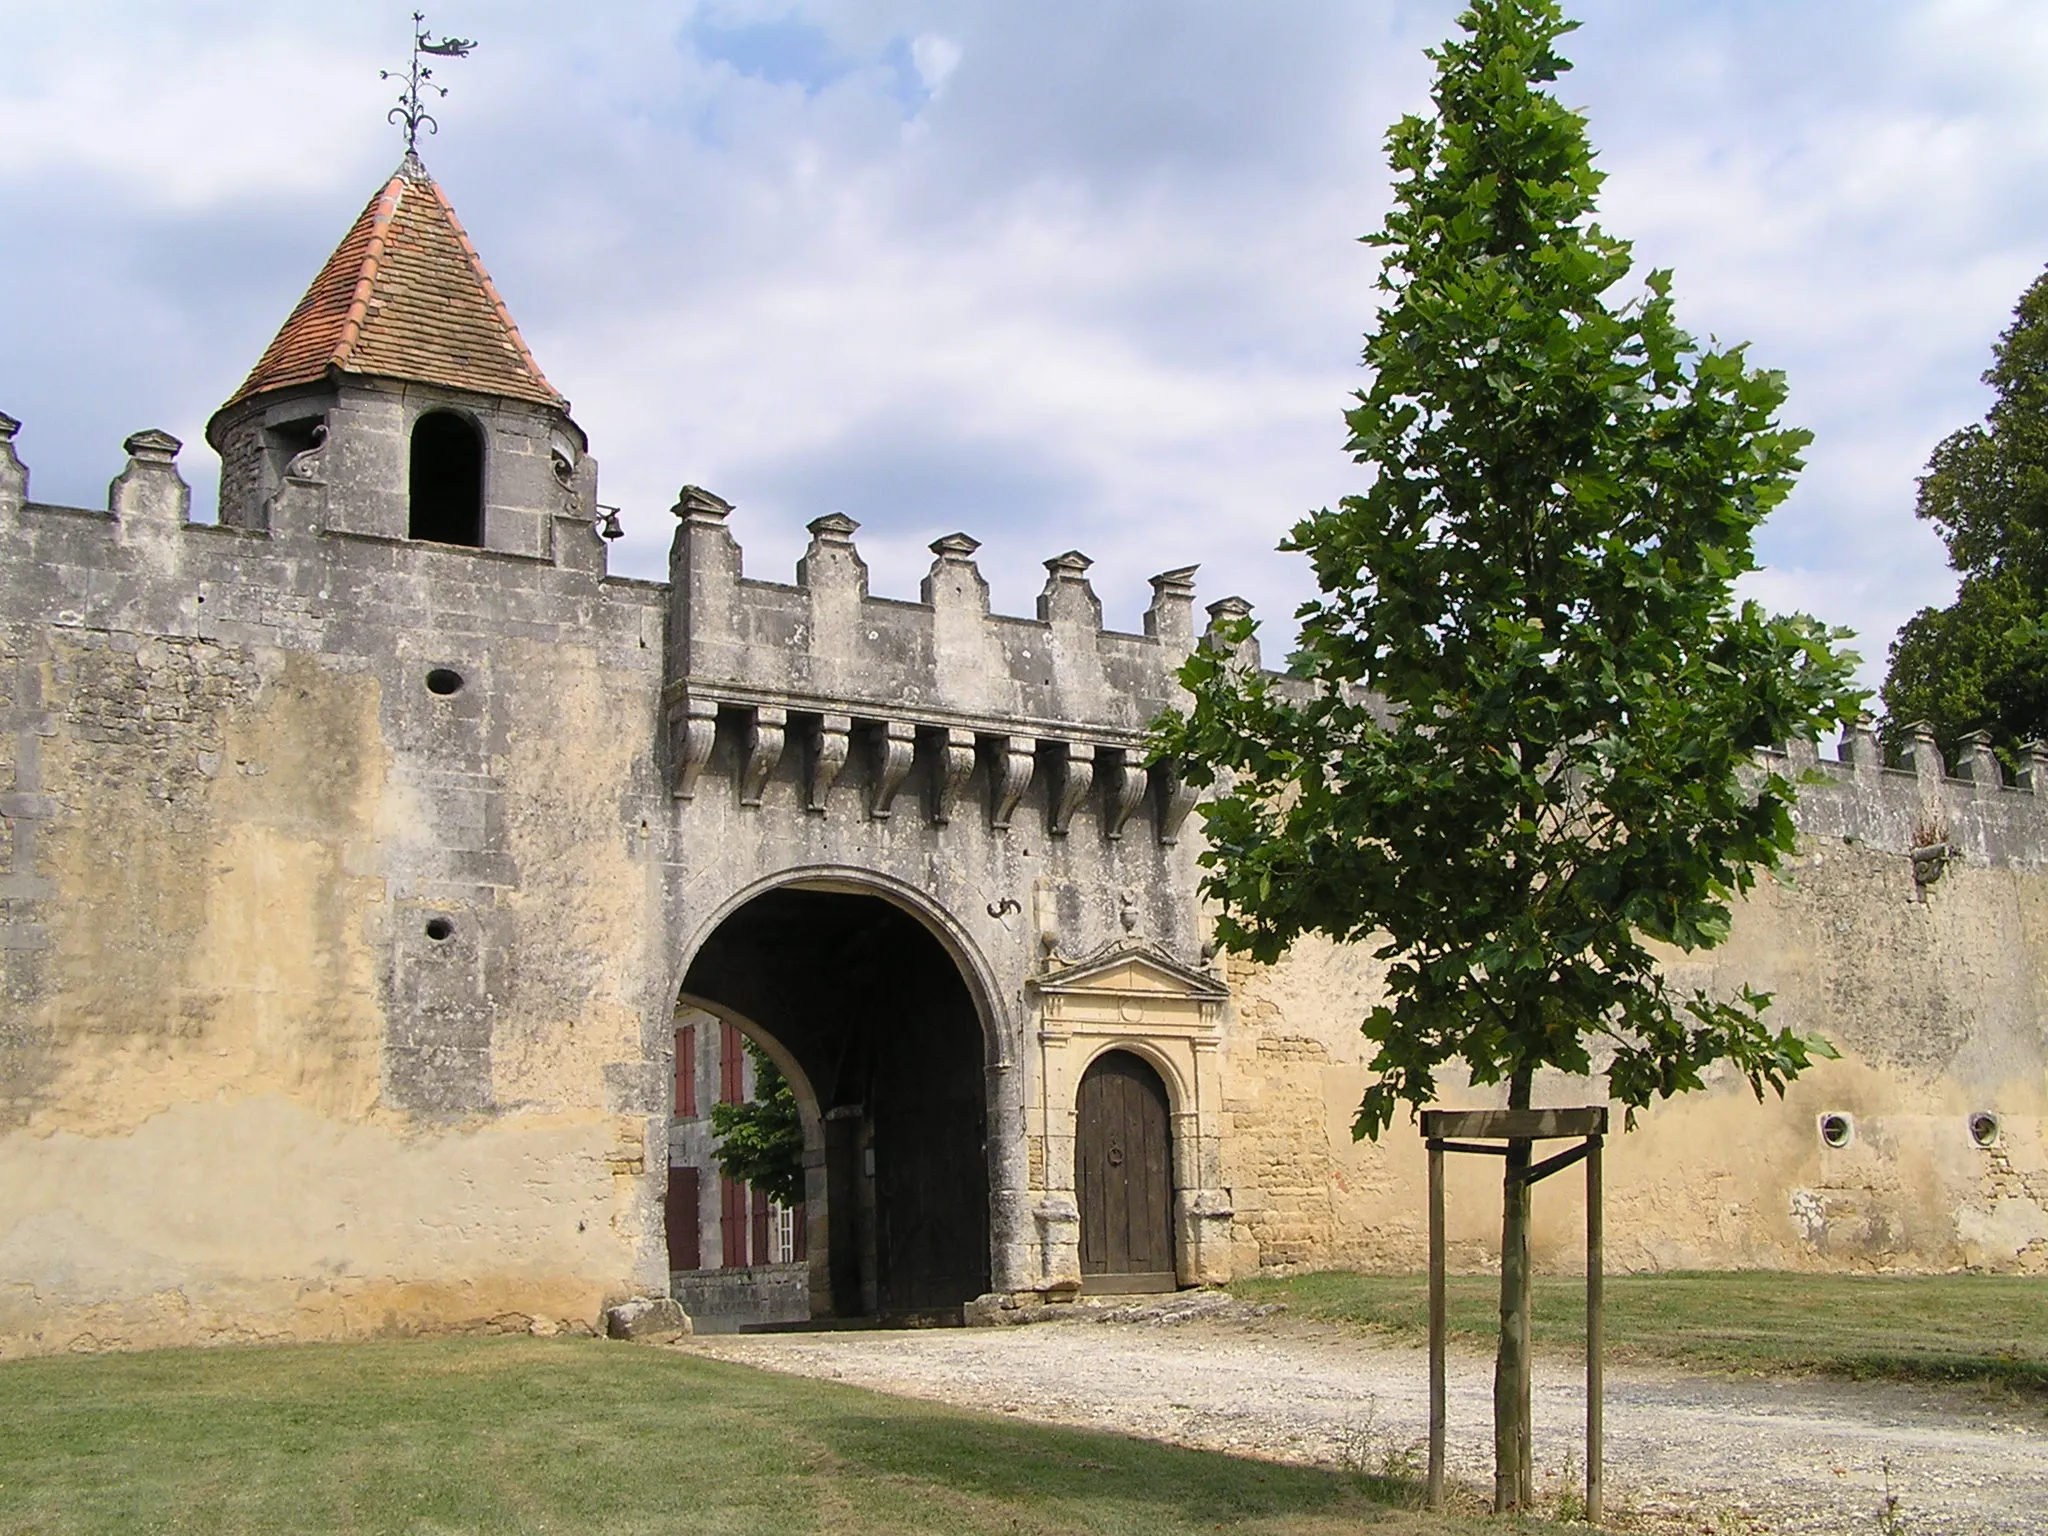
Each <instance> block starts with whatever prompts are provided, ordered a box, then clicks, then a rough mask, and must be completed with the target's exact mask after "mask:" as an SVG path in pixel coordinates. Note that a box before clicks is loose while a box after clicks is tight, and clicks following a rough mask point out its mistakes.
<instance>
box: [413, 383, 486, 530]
mask: <svg viewBox="0 0 2048 1536" xmlns="http://www.w3.org/2000/svg"><path fill="white" fill-rule="evenodd" d="M411 463H412V467H411V471H410V477H409V480H408V485H407V495H408V511H407V518H406V530H405V532H406V537H408V538H413V539H425V540H427V541H429V542H430V543H434V544H466V545H468V546H470V547H471V548H472V549H475V548H480V547H482V545H483V542H484V437H483V433H481V432H479V431H478V430H477V428H476V425H475V423H473V422H471V421H469V420H468V419H467V418H466V417H462V416H458V415H457V414H456V413H455V412H453V411H428V412H427V413H426V414H425V415H423V416H422V417H420V419H419V420H418V421H416V422H414V423H413V429H412V456H411Z"/></svg>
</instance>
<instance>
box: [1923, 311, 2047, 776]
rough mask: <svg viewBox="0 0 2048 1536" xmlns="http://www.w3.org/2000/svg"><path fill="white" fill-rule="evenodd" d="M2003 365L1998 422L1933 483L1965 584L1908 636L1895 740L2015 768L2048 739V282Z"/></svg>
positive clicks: (1991, 420)
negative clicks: (1914, 732) (1985, 744)
mask: <svg viewBox="0 0 2048 1536" xmlns="http://www.w3.org/2000/svg"><path fill="white" fill-rule="evenodd" d="M1992 352H1993V361H1992V365H1991V368H1990V370H1989V371H1988V372H1986V373H1985V375H1984V382H1985V383H1986V384H1988V385H1990V386H1991V389H1992V392H1993V394H1994V396H1995V399H1994V401H1993V404H1992V407H1991V410H1990V412H1989V413H1988V414H1987V415H1986V417H1985V419H1984V421H1983V422H1982V423H1980V424H1978V425H1976V426H1970V427H1965V428H1963V429H1962V430H1961V431H1960V432H1956V433H1953V434H1951V435H1950V436H1949V437H1947V438H1945V439H1944V440H1943V441H1942V442H1941V444H1940V445H1939V446H1937V447H1936V448H1935V450H1934V453H1933V455H1932V457H1930V458H1929V459H1928V461H1927V473H1926V474H1925V475H1923V476H1922V477H1921V480H1920V501H1919V506H1918V508H1917V511H1918V514H1919V516H1920V517H1922V518H1924V519H1926V520H1927V521H1928V522H1930V523H1933V524H1934V525H1935V528H1936V529H1937V531H1938V532H1939V533H1940V534H1941V538H1942V542H1943V543H1944V544H1946V545H1947V546H1948V555H1949V563H1950V564H1951V565H1953V566H1954V567H1955V569H1956V570H1957V571H1958V572H1959V573H1960V574H1961V576H1962V581H1961V583H1960V585H1959V586H1958V588H1957V591H1956V598H1955V601H1954V602H1953V603H1951V604H1950V605H1949V606H1948V607H1946V608H1923V609H1921V610H1920V612H1919V613H1917V614H1915V615H1914V616H1913V617H1912V618H1911V619H1909V620H1907V622H1906V624H1905V626H1904V627H1903V628H1902V629H1901V630H1900V631H1899V638H1898V639H1897V640H1896V641H1895V642H1893V645H1892V651H1891V667H1890V671H1889V674H1888V675H1887V676H1886V678H1885V683H1884V690H1883V691H1884V701H1885V715H1886V722H1885V726H1886V734H1887V736H1888V737H1890V738H1892V739H1894V740H1897V739H1899V738H1900V737H1902V736H1903V734H1904V733H1905V731H1906V730H1907V729H1908V728H1909V727H1911V726H1912V725H1913V724H1915V723H1916V722H1919V721H1922V720H1924V721H1927V722H1929V723H1930V724H1932V725H1933V726H1934V731H1935V735H1936V737H1937V738H1939V739H1940V741H1941V743H1942V745H1943V746H1944V747H1945V748H1947V749H1948V750H1949V751H1951V752H1953V751H1954V750H1955V748H1956V746H1957V744H1958V743H1959V742H1960V741H1961V739H1962V738H1963V737H1964V736H1966V735H1968V734H1970V733H1971V732H1974V731H1980V730H1981V731H1988V732H1989V733H1990V734H1991V737H1992V741H1993V743H1994V744H1995V745H1996V746H1997V747H1998V748H1999V750H2000V751H2001V752H2002V753H2003V754H2004V755H2005V756H2006V757H2007V759H2008V761H2010V760H2011V758H2012V755H2013V749H2014V748H2016V747H2017V746H2019V745H2020V743H2022V742H2024V741H2027V740H2030V739H2037V738H2042V737H2048V273H2044V274H2043V275H2042V276H2041V277H2039V278H2037V279H2035V281H2034V283H2033V285H2032V286H2031V287H2029V288H2028V289H2027V291H2026V293H2024V294H2023V295H2021V297H2020V301H2019V305H2018V307H2017V308H2016V309H2015V310H2014V312H2013V322H2012V324H2011V325H2010V326H2008V327H2007V328H2006V330H2005V331H2004V332H2003V333H2002V334H2001V335H2000V336H1999V338H1998V341H1997V343H1996V345H1995V346H1994V347H1993V349H1992Z"/></svg>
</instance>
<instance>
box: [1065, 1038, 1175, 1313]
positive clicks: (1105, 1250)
mask: <svg viewBox="0 0 2048 1536" xmlns="http://www.w3.org/2000/svg"><path fill="white" fill-rule="evenodd" d="M1076 1109H1077V1111H1078V1114H1077V1117H1076V1119H1077V1123H1076V1125H1075V1136H1074V1180H1075V1185H1076V1190H1077V1193H1078V1195H1079V1198H1080V1207H1081V1285H1082V1288H1083V1289H1084V1290H1087V1291H1092V1292H1132V1291H1170V1290H1172V1289H1173V1288H1174V1286H1175V1283H1176V1279H1175V1271H1174V1261H1173V1115H1172V1111H1171V1109H1170V1108H1169V1106H1168V1104H1167V1099H1166V1084H1165V1083H1163V1082H1161V1081H1160V1078H1159V1074H1158V1072H1156V1071H1155V1070H1153V1068H1152V1066H1151V1064H1150V1063H1149V1062H1147V1061H1145V1060H1144V1059H1143V1058H1141V1057H1138V1056H1135V1055H1133V1054H1132V1053H1131V1052H1129V1051H1105V1052H1104V1053H1103V1054H1102V1055H1100V1056H1098V1057H1097V1058H1096V1059H1095V1061H1094V1062H1093V1063H1092V1064H1091V1065H1090V1066H1089V1068H1088V1070H1087V1072H1086V1073H1085V1074H1084V1075H1083V1076H1082V1078H1081V1091H1080V1094H1079V1101H1078V1103H1077V1105H1076Z"/></svg>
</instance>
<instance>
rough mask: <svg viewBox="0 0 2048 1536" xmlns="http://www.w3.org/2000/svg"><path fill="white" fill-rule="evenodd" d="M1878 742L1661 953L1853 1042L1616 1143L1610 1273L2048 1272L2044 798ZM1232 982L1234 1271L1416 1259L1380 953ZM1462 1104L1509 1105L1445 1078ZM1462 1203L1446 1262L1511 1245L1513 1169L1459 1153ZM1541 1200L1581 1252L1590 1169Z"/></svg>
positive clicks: (1580, 1097)
mask: <svg viewBox="0 0 2048 1536" xmlns="http://www.w3.org/2000/svg"><path fill="white" fill-rule="evenodd" d="M1862 748H1863V758H1862V761H1861V762H1860V763H1847V764H1838V763H1833V762H1828V763H1821V764H1817V765H1815V764H1812V763H1811V762H1810V760H1809V762H1807V763H1804V764H1801V765H1799V766H1801V767H1803V768H1806V769H1807V770H1809V771H1813V772H1816V773H1818V774H1819V775H1821V782H1819V783H1817V784H1813V785H1810V786H1809V787H1808V788H1807V789H1806V791H1805V792H1804V794H1803V796H1802V799H1801V804H1800V813H1799V814H1800V821H1801V825H1802V833H1803V838H1802V846H1801V851H1800V854H1799V856H1798V857H1797V858H1796V859H1794V860H1792V861H1790V862H1789V863H1788V864H1787V866H1786V867H1785V868H1784V870H1783V871H1782V872H1781V873H1780V875H1779V876H1778V877H1777V878H1776V879H1771V880H1766V881H1764V882H1762V883H1761V884H1760V885H1759V887H1758V889H1757V890H1756V891H1755V892H1754V893H1753V894H1752V895H1751V896H1750V898H1749V899H1748V900H1746V901H1745V902H1744V903H1743V904H1742V905H1741V906H1740V907H1739V908H1738V911H1737V918H1736V923H1735V928H1734V932H1733V935H1732V937H1731V939H1730V941H1729V942H1728V943H1727V944H1726V945H1725V946H1723V947H1722V948H1720V949H1718V950H1715V951H1712V952H1710V953H1708V954H1705V955H1699V956H1678V955H1674V956H1672V957H1671V960H1670V965H1671V970H1672V972H1673V974H1674V976H1675V978H1676V979H1678V980H1680V981H1682V982H1684V983H1686V984H1688V985H1698V986H1703V987H1705V988H1707V989H1708V990H1710V991H1713V992H1716V993H1719V994H1722V995H1728V994H1732V993H1733V992H1734V991H1736V990H1737V989H1739V988H1740V987H1741V986H1742V985H1743V984H1744V983H1745V982H1747V983H1748V984H1750V985H1752V986H1755V987H1757V988H1759V989H1760V990H1763V991H1767V992H1771V993H1773V994H1775V997H1776V1002H1775V1004H1774V1008H1773V1017H1774V1019H1776V1020H1777V1021H1779V1022H1782V1023H1784V1024H1788V1025H1790V1026H1791V1027H1793V1028H1794V1029H1797V1030H1798V1031H1800V1032H1801V1033H1802V1034H1808V1035H1819V1036H1821V1037H1823V1038H1825V1039H1827V1040H1829V1041H1831V1042H1832V1043H1833V1044H1834V1045H1835V1046H1836V1047H1837V1049H1839V1050H1840V1052H1841V1059H1840V1060H1839V1061H1823V1062H1820V1063H1818V1064H1817V1065H1816V1066H1815V1067H1814V1068H1813V1069H1812V1070H1811V1071H1810V1072H1808V1073H1807V1074H1806V1075H1805V1076H1804V1077H1802V1078H1801V1079H1800V1080H1799V1081H1798V1082H1797V1083H1795V1084H1794V1085H1793V1086H1792V1088H1791V1089H1790V1091H1789V1092H1788V1093H1787V1094H1786V1096H1785V1097H1784V1099H1783V1100H1782V1101H1781V1100H1779V1099H1777V1098H1776V1097H1769V1098H1767V1099H1765V1100H1764V1101H1763V1102H1762V1103H1758V1102H1757V1101H1756V1099H1755V1098H1754V1097H1753V1096H1752V1095H1751V1093H1750V1091H1749V1088H1748V1085H1747V1084H1746V1083H1744V1082H1741V1081H1740V1080H1735V1079H1731V1078H1730V1077H1728V1076H1726V1075H1723V1076H1722V1077H1720V1078H1717V1079H1714V1080H1711V1081H1710V1083H1709V1086H1708V1088H1707V1090H1706V1091H1704V1092H1702V1093H1697V1094H1693V1095H1690V1096H1687V1097H1684V1098H1680V1099H1677V1100H1673V1101H1670V1102H1667V1103H1663V1104H1659V1105H1656V1106H1653V1107H1652V1108H1650V1109H1649V1110H1647V1111H1645V1112H1644V1113H1643V1114H1642V1115H1641V1116H1640V1118H1639V1124H1638V1128H1637V1129H1636V1130H1635V1131H1633V1132H1631V1133H1626V1134H1617V1135H1615V1136H1614V1137H1613V1138H1612V1141H1611V1145H1610V1150H1609V1153H1608V1156H1607V1160H1606V1185H1607V1210H1608V1217H1607V1253H1608V1262H1609V1263H1610V1265H1613V1266H1615V1267H1618V1268H1626V1269H1641V1270H1652V1269H1683V1268H1718V1267H1726V1266H1730V1265H1734V1266H1754V1267H1772V1268H1788V1269H1823V1268H1825V1269H1840V1268H1859V1269H1949V1268H1955V1267H1959V1266H1982V1267H1985V1268H1990V1269H1999V1270H2012V1271H2021V1272H2027V1273H2048V1145H2044V1141H2048V1137H2044V1127H2048V974H2044V965H2048V947H2044V944H2048V865H2044V862H2043V858H2042V854H2043V852H2044V851H2048V800H2044V799H2043V798H2041V797H2038V796H2037V795H2035V794H2034V793H2032V792H2031V791H2030V790H2026V789H2018V788H2013V787H2000V786H1999V785H1998V784H1997V783H1996V782H1995V780H1994V779H1993V778H1991V776H1990V775H1989V774H1986V775H1985V776H1984V777H1972V778H1966V779H1958V778H1950V777H1947V776H1946V775H1944V774H1943V773H1942V772H1941V771H1940V768H1939V764H1938V761H1937V760H1933V759H1932V758H1931V755H1930V754H1928V753H1927V752H1926V751H1925V750H1924V749H1923V753H1922V755H1921V757H1920V761H1919V764H1918V771H1915V769H1914V768H1912V767H1909V768H1908V769H1906V770H1904V771H1901V770H1897V769H1885V768H1882V767H1881V766H1880V765H1879V764H1878V762H1877V760H1876V756H1875V753H1874V750H1872V748H1871V747H1870V745H1869V743H1868V742H1867V740H1866V741H1865V742H1864V743H1862ZM1781 766H1783V765H1781ZM2044 787H2048V786H2044ZM1936 834H1939V835H1940V836H1941V837H1942V838H1945V839H1946V840H1947V841H1948V842H1949V843H1951V844H1952V845H1953V846H1955V847H1956V848H1957V849H1958V852H1957V854H1956V856H1954V857H1953V858H1951V859H1950V860H1948V861H1947V862H1946V865H1945V867H1944V870H1943V873H1942V875H1941V877H1940V878H1939V879H1938V880H1937V881H1935V882H1934V883H1932V884H1930V885H1926V886H1924V887H1923V886H1921V885H1920V884H1919V883H1918V882H1916V880H1915V878H1914V871H1913V860H1912V858H1911V856H1910V852H1911V849H1912V848H1913V847H1914V846H1915V843H1916V841H1918V842H1923V843H1924V842H1925V841H1926V840H1927V839H1928V838H1929V837H1930V836H1933V835H1936ZM1231 982H1232V985H1233V988H1234V989H1235V991H1236V996H1237V1009H1236V1012H1237V1020H1238V1027H1237V1029H1236V1031H1235V1033H1234V1034H1233V1037H1232V1039H1231V1041H1230V1045H1229V1050H1228V1053H1227V1065H1226V1075H1225V1082H1226V1089H1225V1092H1226V1105H1225V1107H1226V1109H1227V1110H1228V1111H1229V1113H1230V1125H1229V1127H1228V1136H1229V1140H1228V1143H1227V1145H1228V1148H1229V1152H1228V1166H1227V1171H1226V1180H1227V1182H1229V1183H1230V1185H1231V1186H1232V1193H1233V1197H1234V1200H1235V1205H1236V1210H1237V1219H1236V1224H1235V1242H1234V1247H1235V1251H1236V1254H1237V1264H1238V1267H1239V1269H1240V1270H1244V1269H1248V1268H1250V1267H1253V1266H1255V1265H1261V1264H1263V1265H1277V1266H1298V1267H1324V1266H1329V1265H1334V1264H1344V1265H1358V1266H1363V1267H1367V1268H1386V1269H1413V1268H1416V1267H1418V1266H1419V1265H1420V1264H1421V1263H1422V1262H1423V1259H1424V1254H1425V1249H1424V1242H1425V1232H1424V1226H1423V1222H1424V1212H1425V1205H1424V1199H1425V1186H1424V1172H1425V1169H1424V1155H1423V1149H1422V1144H1421V1141H1420V1137H1419V1135H1418V1133H1417V1131H1416V1129H1415V1127H1414V1126H1413V1125H1411V1124H1409V1123H1407V1122H1405V1121H1399V1120H1397V1122H1396V1123H1395V1125H1394V1126H1393V1127H1392V1129H1391V1130H1390V1131H1389V1132H1388V1133H1387V1134H1386V1136H1385V1137H1384V1138H1383V1140H1382V1141H1381V1142H1380V1143H1378V1144H1374V1143H1372V1142H1362V1143H1361V1142H1354V1141H1353V1140H1352V1138H1351V1136H1350V1134H1349V1126H1350V1121H1351V1117H1352V1115H1353V1113H1354V1112H1355V1110H1356V1107H1357V1104H1358V1101H1359V1098H1360V1096H1361V1094H1362V1093H1363V1091H1364V1089H1365V1086H1366V1083H1367V1082H1368V1081H1369V1078H1370V1073H1369V1072H1368V1070H1367V1067H1366V1060H1367V1051H1366V1043H1365V1041H1364V1039H1363V1037H1362V1036H1361V1035H1360V1034H1359V1033H1358V1031H1357V1021H1358V1020H1359V1019H1360V1018H1362V1017H1363V1016H1364V1014H1365V1013H1366V1012H1367V1011H1368V1010H1369V1009H1370V1008H1371V1007H1372V1006H1373V1004H1374V1003H1375V1002H1376V1001H1377V999H1378V997H1379V995H1380V994H1379V972H1378V969H1377V967H1376V965H1375V963H1374V962H1373V961H1372V960H1371V959H1370V957H1369V956H1368V955H1366V954H1365V953H1364V952H1363V951H1361V950H1356V949H1354V950H1349V951H1345V950H1337V949H1334V948H1332V947H1330V946H1327V945H1319V944H1312V943H1311V944H1304V945H1301V946H1299V947H1298V948H1297V950H1296V951H1295V952H1294V953H1293V954H1291V955H1289V956H1288V957H1287V959H1286V960H1285V961H1284V962H1283V963H1282V964H1281V965H1279V966H1277V967H1275V968H1273V969H1272V970H1262V969H1259V968H1257V967H1253V966H1249V965H1243V964H1234V966H1233V970H1232V973H1231ZM1444 1102H1445V1103H1446V1104H1447V1105H1450V1106H1454V1107H1455V1106H1459V1105H1472V1106H1480V1105H1487V1104H1496V1103H1499V1102H1500V1100H1499V1098H1498V1096H1497V1091H1496V1092H1494V1093H1484V1092H1474V1091H1472V1090H1470V1089H1463V1090H1460V1089H1459V1088H1458V1087H1457V1086H1456V1085H1455V1084H1454V1085H1452V1086H1451V1087H1450V1088H1449V1090H1448V1091H1447V1092H1446V1094H1445V1098H1444ZM1536 1102H1537V1103H1538V1104H1539V1105H1568V1104H1582V1103H1588V1102H1597V1098H1596V1097H1595V1096H1594V1094H1593V1090H1592V1087H1591V1085H1589V1084H1587V1083H1584V1082H1581V1081H1572V1080H1566V1079H1563V1078H1557V1079H1553V1080H1548V1081H1545V1080H1539V1082H1538V1085H1537V1090H1536ZM1834 1113H1840V1114H1845V1115H1847V1116H1848V1117H1849V1118H1850V1121H1851V1123H1852V1126H1853V1131H1852V1135H1851V1139H1850V1141H1849V1144H1848V1145H1847V1146H1845V1147H1843V1148H1840V1149H1836V1148H1832V1147H1829V1146H1827V1145H1826V1144H1825V1143H1824V1142H1823V1140H1822V1138H1821V1135H1820V1130H1819V1122H1820V1118H1821V1116H1823V1115H1825V1114H1834ZM1979 1113H1991V1114H1994V1115H1995V1116H1996V1117H1997V1119H1998V1123H1999V1133H1998V1137H1997V1140H1996V1143H1995V1145H1992V1146H1990V1147H1983V1146H1979V1145H1977V1144H1976V1142H1975V1141H1974V1140H1973V1139H1972V1136H1971V1132H1970V1117H1971V1116H1972V1115H1973V1114H1979ZM1619 1123H1620V1115H1619V1112H1618V1111H1617V1114H1616V1124H1617V1126H1618V1125H1619ZM1448 1204H1449V1234H1450V1239H1451V1252H1452V1259H1453V1262H1454V1263H1457V1264H1462V1265H1464V1266H1467V1267H1471V1268H1483V1267H1486V1266H1488V1265H1489V1264H1491V1263H1493V1262H1495V1257H1496V1255H1497V1253H1498V1245H1499V1212H1500V1189H1499V1171H1498V1164H1496V1163H1493V1162H1491V1161H1489V1160H1487V1159H1482V1158H1472V1157H1453V1158H1452V1159H1450V1184H1449V1201H1448ZM1536 1213H1537V1229H1536V1244H1537V1249H1538V1254H1539V1257H1540V1259H1541V1261H1542V1262H1543V1263H1545V1264H1546V1265H1548V1266H1550V1267H1552V1268H1555V1269H1566V1270H1568V1269H1572V1268H1574V1267H1577V1266H1580V1265H1582V1262H1583V1259H1582V1255H1583V1249H1582V1247H1581V1244H1582V1242H1583V1237H1582V1235H1581V1234H1582V1233H1583V1230H1584V1229H1583V1219H1584V1203H1583V1185H1582V1183H1581V1182H1580V1181H1579V1179H1578V1178H1577V1176H1576V1175H1574V1174H1565V1175H1563V1176H1560V1177H1558V1178H1557V1179H1556V1180H1554V1181H1553V1182H1549V1183H1546V1184H1543V1185H1541V1186H1539V1189H1538V1194H1537V1199H1536Z"/></svg>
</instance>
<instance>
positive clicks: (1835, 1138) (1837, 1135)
mask: <svg viewBox="0 0 2048 1536" xmlns="http://www.w3.org/2000/svg"><path fill="white" fill-rule="evenodd" d="M1855 1133H1856V1123H1855V1122H1854V1121H1853V1120H1851V1119H1850V1118H1849V1117H1848V1116H1847V1115H1822V1116H1821V1117H1820V1139H1821V1140H1822V1141H1823V1142H1825V1143H1826V1144H1827V1145H1828V1146H1831V1147H1846V1146H1847V1145H1849V1138H1850V1137H1851V1136H1853V1135H1855Z"/></svg>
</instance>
